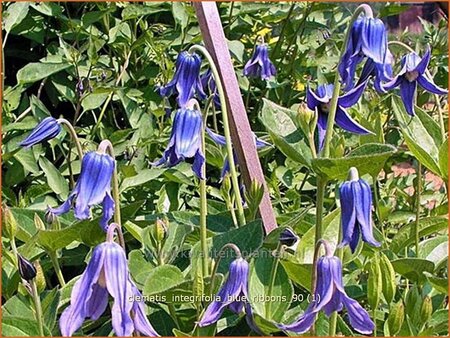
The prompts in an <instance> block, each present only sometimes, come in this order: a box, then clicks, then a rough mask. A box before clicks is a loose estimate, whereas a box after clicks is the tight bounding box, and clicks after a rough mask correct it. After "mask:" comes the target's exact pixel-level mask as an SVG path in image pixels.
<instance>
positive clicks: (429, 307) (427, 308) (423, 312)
mask: <svg viewBox="0 0 450 338" xmlns="http://www.w3.org/2000/svg"><path fill="white" fill-rule="evenodd" d="M432 314H433V303H432V302H431V298H430V297H429V296H425V298H424V299H423V301H422V307H421V308H420V321H421V322H422V323H423V324H425V323H426V322H427V321H428V319H430V318H431V315H432Z"/></svg>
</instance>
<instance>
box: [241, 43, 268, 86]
mask: <svg viewBox="0 0 450 338" xmlns="http://www.w3.org/2000/svg"><path fill="white" fill-rule="evenodd" d="M275 74H276V69H275V66H274V65H273V64H272V61H270V59H269V52H268V46H267V44H265V43H263V44H258V45H256V48H255V51H254V53H253V55H252V57H251V59H250V60H248V61H247V63H246V64H245V66H244V75H245V76H247V77H260V78H261V80H268V79H270V78H271V77H272V76H275Z"/></svg>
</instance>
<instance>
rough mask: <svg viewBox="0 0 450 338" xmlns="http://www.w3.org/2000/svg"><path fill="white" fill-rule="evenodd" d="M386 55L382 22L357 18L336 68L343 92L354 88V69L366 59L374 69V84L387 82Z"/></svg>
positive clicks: (385, 40)
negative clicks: (343, 87) (342, 85)
mask: <svg viewBox="0 0 450 338" xmlns="http://www.w3.org/2000/svg"><path fill="white" fill-rule="evenodd" d="M387 53H388V45H387V32H386V28H385V26H384V23H383V21H381V20H380V19H377V18H369V17H366V16H362V17H360V18H358V19H357V20H356V21H355V22H354V23H353V26H352V27H351V29H350V36H349V39H348V43H347V46H346V49H345V52H344V54H343V55H342V59H341V62H340V64H339V66H338V71H339V74H340V75H341V79H342V82H343V84H344V85H345V90H346V91H348V90H350V89H352V88H353V87H354V78H355V72H356V67H357V66H358V64H359V63H361V62H362V61H363V59H364V58H366V57H367V59H369V60H371V61H372V63H369V65H371V67H374V70H373V74H375V75H376V81H375V83H377V82H378V83H379V81H389V80H390V77H389V74H388V70H389V68H388V67H389V62H388V61H389V60H388V59H387Z"/></svg>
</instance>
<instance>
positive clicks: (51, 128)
mask: <svg viewBox="0 0 450 338" xmlns="http://www.w3.org/2000/svg"><path fill="white" fill-rule="evenodd" d="M61 129H62V128H61V125H60V123H59V122H58V120H56V119H55V118H53V117H46V118H45V119H43V120H42V121H41V122H40V123H39V124H38V125H37V126H36V127H34V129H33V130H32V131H31V133H30V135H28V136H27V137H26V138H25V140H23V141H22V142H20V143H19V145H20V146H22V147H27V148H28V147H31V146H34V145H35V144H38V143H42V142H44V141H47V140H51V139H52V138H55V137H56V136H58V134H59V133H60V132H61Z"/></svg>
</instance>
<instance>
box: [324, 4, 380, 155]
mask: <svg viewBox="0 0 450 338" xmlns="http://www.w3.org/2000/svg"><path fill="white" fill-rule="evenodd" d="M362 12H365V15H366V16H367V17H370V18H371V17H373V13H372V9H371V8H370V7H369V6H368V5H366V4H363V5H360V6H358V8H356V10H355V12H354V13H353V15H352V17H351V19H350V23H349V29H347V32H346V34H345V38H344V43H343V45H342V49H341V54H340V56H339V64H340V63H341V60H342V56H343V55H344V53H345V50H346V48H347V43H348V40H349V38H350V32H351V27H352V25H353V22H355V20H356V19H357V18H358V16H359V15H360V14H361V13H362ZM339 77H340V75H339V71H337V70H336V74H335V76H334V84H333V86H334V87H333V96H332V98H331V102H330V108H329V109H330V110H329V113H328V121H327V129H326V132H325V140H324V146H323V151H322V154H323V157H329V156H330V142H331V136H332V134H333V126H334V119H335V117H336V110H337V104H338V98H339V91H340V89H341V82H340V81H339Z"/></svg>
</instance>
